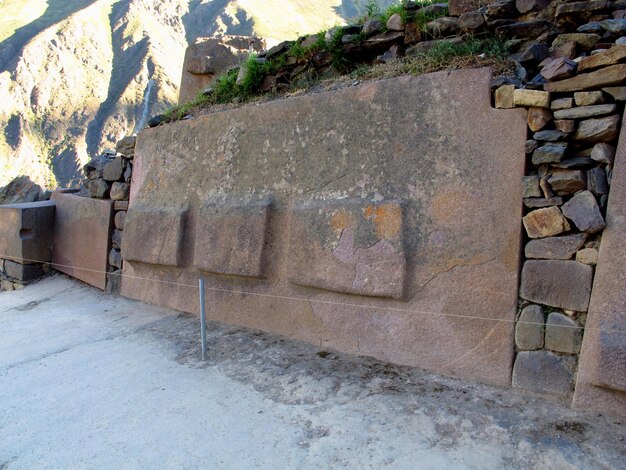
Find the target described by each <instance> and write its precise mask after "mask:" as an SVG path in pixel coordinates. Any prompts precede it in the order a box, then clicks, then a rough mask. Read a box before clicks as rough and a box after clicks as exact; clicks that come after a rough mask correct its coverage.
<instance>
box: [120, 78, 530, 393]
mask: <svg viewBox="0 0 626 470" xmlns="http://www.w3.org/2000/svg"><path fill="white" fill-rule="evenodd" d="M489 79H490V73H489V71H487V70H464V71H455V72H452V73H447V72H445V73H436V74H431V75H424V76H421V77H403V78H396V79H391V80H384V81H375V82H368V83H366V84H363V85H360V86H355V87H350V88H345V89H341V90H338V91H334V92H326V93H318V94H312V95H305V96H302V97H298V98H293V99H289V100H283V101H276V102H271V103H265V104H262V105H258V106H248V107H242V108H240V109H235V110H230V111H226V112H223V113H219V114H213V115H206V116H202V117H199V118H196V119H192V120H189V121H183V122H178V123H175V124H171V125H168V126H162V127H159V128H154V129H149V130H146V131H143V132H142V133H140V134H139V136H138V141H137V146H136V149H135V157H134V168H133V184H132V188H131V202H130V206H129V208H128V212H127V215H126V218H125V221H124V238H123V242H122V245H123V249H122V254H123V256H124V259H125V260H124V272H125V274H127V275H129V277H124V278H123V280H122V293H123V295H126V296H129V297H132V298H137V299H141V300H145V301H149V302H153V303H157V304H161V305H167V306H170V307H173V308H176V309H180V310H184V311H189V312H197V311H198V304H197V295H190V294H189V292H188V288H187V287H184V286H182V285H183V284H184V285H197V278H198V276H200V275H201V276H203V277H204V278H205V282H206V286H207V290H206V295H207V304H210V305H212V308H211V309H210V315H211V316H212V318H214V319H216V320H220V321H225V322H229V323H236V324H241V325H246V326H250V327H255V328H262V329H265V330H269V331H273V332H277V333H280V334H284V335H289V336H292V337H295V338H299V339H304V340H306V341H310V342H313V343H315V344H324V345H327V346H328V347H333V348H337V349H339V350H343V351H349V352H355V353H359V354H368V355H373V356H376V357H379V358H381V359H384V360H389V361H392V362H398V363H403V364H410V365H419V366H422V367H425V368H428V369H431V370H437V371H439V372H443V373H447V374H451V375H455V376H460V377H468V378H472V379H478V380H481V381H487V382H491V383H499V384H503V385H504V384H508V383H510V373H511V363H512V353H513V324H512V320H513V319H514V318H515V314H516V306H517V303H516V285H517V272H518V262H519V258H518V256H519V253H518V251H519V250H518V249H517V248H516V247H517V246H518V245H519V238H520V233H519V218H520V215H521V213H520V212H521V208H520V200H519V195H520V194H521V177H522V175H523V167H524V144H525V137H526V133H525V132H526V130H525V129H526V113H525V112H524V111H521V110H495V109H493V108H491V105H490V99H489ZM452 95H454V96H457V98H458V99H455V100H454V101H453V102H450V101H449V100H448V99H447V98H446V97H447V96H452ZM415 103H420V106H419V109H418V108H416V106H415ZM444 103H445V106H443V104H444ZM268 124H270V125H268ZM476 128H480V129H482V130H484V132H481V133H480V135H479V134H478V133H476V132H475V130H476ZM443 136H445V138H442V137H443ZM486 139H487V140H488V141H490V142H493V143H494V145H492V146H490V147H489V148H488V149H485V146H484V145H483V143H484V142H485V141H486ZM389 142H393V144H392V145H390V144H389ZM512 155H513V156H518V158H511V156H512ZM489 168H492V169H493V171H486V170H485V169H489ZM494 195H495V197H494ZM264 201H267V203H265V202H264ZM494 201H495V203H494ZM268 204H269V205H268ZM485 204H486V205H487V206H488V209H487V207H485V206H484V205H485ZM181 207H184V208H185V210H186V212H185V215H183V214H182V213H181V212H180V210H181V209H180V208H181ZM183 219H184V220H183ZM486 231H488V232H489V233H490V236H489V237H488V238H487V237H485V236H484V234H485V232H486ZM148 237H150V239H151V240H152V242H151V243H150V244H146V243H145V240H146V239H148ZM232 246H237V247H238V249H237V250H235V251H233V250H232V249H231V248H232ZM514 247H515V248H514ZM140 278H147V279H148V280H142V279H140ZM151 279H159V280H164V281H167V282H168V283H162V282H159V283H155V282H152V281H151ZM494 293H495V294H494ZM459 315H460V316H461V317H460V318H459ZM485 315H494V316H497V317H498V318H508V319H510V320H511V321H510V322H497V323H494V322H490V321H477V320H475V319H470V318H469V316H482V317H484V316H485ZM466 316H467V317H468V318H464V317H466ZM433 332H436V333H435V334H433ZM485 338H488V339H487V340H485ZM477 345H478V346H477Z"/></svg>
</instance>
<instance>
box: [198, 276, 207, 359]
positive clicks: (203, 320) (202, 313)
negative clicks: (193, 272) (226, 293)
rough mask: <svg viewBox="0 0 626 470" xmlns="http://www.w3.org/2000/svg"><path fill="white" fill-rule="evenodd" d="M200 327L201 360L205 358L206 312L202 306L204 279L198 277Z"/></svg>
mask: <svg viewBox="0 0 626 470" xmlns="http://www.w3.org/2000/svg"><path fill="white" fill-rule="evenodd" d="M199 281H200V282H199V284H200V329H201V337H202V360H203V361H205V360H206V313H205V308H204V279H202V278H200V280H199Z"/></svg>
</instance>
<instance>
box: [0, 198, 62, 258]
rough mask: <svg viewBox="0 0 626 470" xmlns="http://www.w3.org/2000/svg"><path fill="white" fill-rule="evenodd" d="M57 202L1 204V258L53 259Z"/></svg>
mask: <svg viewBox="0 0 626 470" xmlns="http://www.w3.org/2000/svg"><path fill="white" fill-rule="evenodd" d="M54 213H55V205H54V202H51V201H40V202H28V203H21V204H6V205H0V258H6V259H11V260H13V261H16V262H19V263H22V264H31V263H37V262H40V263H45V262H49V261H50V259H51V256H52V233H53V228H54Z"/></svg>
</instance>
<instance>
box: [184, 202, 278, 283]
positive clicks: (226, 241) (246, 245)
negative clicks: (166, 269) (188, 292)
mask: <svg viewBox="0 0 626 470" xmlns="http://www.w3.org/2000/svg"><path fill="white" fill-rule="evenodd" d="M270 212H271V202H270V201H269V200H262V201H255V202H250V203H247V204H241V203H231V202H220V203H217V202H215V203H210V204H207V205H206V206H204V207H203V208H202V209H201V213H200V217H199V219H198V222H197V224H196V242H195V251H194V266H195V267H197V268H198V269H199V270H201V271H207V272H212V273H218V274H230V275H236V276H249V277H263V276H264V267H265V266H264V264H265V261H266V260H264V259H263V257H264V254H265V253H266V245H267V243H268V240H267V233H268V230H269V226H268V224H269V218H270Z"/></svg>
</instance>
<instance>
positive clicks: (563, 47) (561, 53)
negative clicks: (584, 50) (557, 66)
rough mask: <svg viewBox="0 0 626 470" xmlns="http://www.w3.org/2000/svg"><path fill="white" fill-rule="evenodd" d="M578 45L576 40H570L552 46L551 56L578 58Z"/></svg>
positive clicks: (555, 57)
mask: <svg viewBox="0 0 626 470" xmlns="http://www.w3.org/2000/svg"><path fill="white" fill-rule="evenodd" d="M577 49H578V46H577V45H576V43H575V42H574V41H569V42H566V43H564V44H560V45H559V46H556V47H551V48H550V57H552V58H554V59H558V58H559V57H567V58H568V59H575V58H576V50H577Z"/></svg>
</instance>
